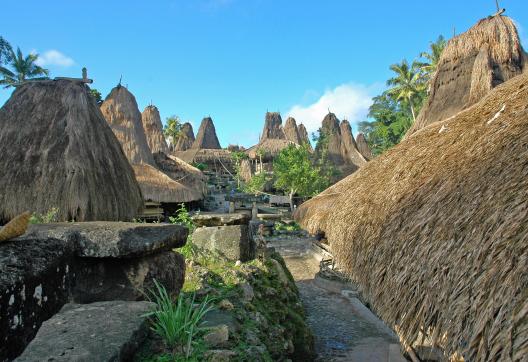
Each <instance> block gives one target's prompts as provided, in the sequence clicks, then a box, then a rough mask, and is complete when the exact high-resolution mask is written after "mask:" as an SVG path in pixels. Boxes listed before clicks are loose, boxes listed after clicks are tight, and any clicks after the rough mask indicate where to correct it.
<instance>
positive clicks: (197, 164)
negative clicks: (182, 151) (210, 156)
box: [192, 162, 207, 171]
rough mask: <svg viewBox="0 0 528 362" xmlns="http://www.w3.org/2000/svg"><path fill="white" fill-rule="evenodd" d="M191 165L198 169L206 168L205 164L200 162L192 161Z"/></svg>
mask: <svg viewBox="0 0 528 362" xmlns="http://www.w3.org/2000/svg"><path fill="white" fill-rule="evenodd" d="M192 166H194V167H196V168H197V169H198V170H200V171H204V170H205V169H206V168H207V165H206V164H205V163H201V162H193V163H192Z"/></svg>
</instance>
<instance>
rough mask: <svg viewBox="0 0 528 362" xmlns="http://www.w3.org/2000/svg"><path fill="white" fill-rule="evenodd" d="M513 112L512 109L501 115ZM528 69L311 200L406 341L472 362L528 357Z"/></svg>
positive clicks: (301, 217) (307, 213)
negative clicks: (420, 341) (422, 339)
mask: <svg viewBox="0 0 528 362" xmlns="http://www.w3.org/2000/svg"><path fill="white" fill-rule="evenodd" d="M501 110H502V111H501ZM527 160H528V74H526V73H525V74H523V75H520V76H518V77H515V78H513V79H511V80H510V81H508V82H507V83H505V84H503V85H501V86H498V87H496V88H495V89H494V90H492V91H491V92H490V93H489V94H488V95H487V96H486V97H485V98H484V99H483V100H482V101H481V102H479V103H478V104H476V105H475V106H473V107H471V108H470V109H468V110H466V111H463V112H461V113H459V114H458V115H457V116H456V117H454V118H452V119H450V120H447V121H440V122H437V123H434V124H431V125H429V126H428V127H426V128H424V129H422V130H421V131H420V132H417V133H416V134H415V135H413V137H409V138H408V139H406V140H404V141H403V142H401V143H400V144H399V145H397V146H396V147H394V148H393V149H391V150H389V151H387V152H386V153H384V154H383V155H381V156H379V157H377V158H375V159H373V160H372V161H370V162H369V163H367V164H366V165H365V166H364V167H362V168H361V169H360V170H359V171H358V172H356V173H355V174H353V175H351V176H349V177H347V178H346V179H344V180H342V181H341V182H339V183H338V184H336V185H334V186H332V187H331V188H329V189H328V190H326V191H325V192H323V193H322V194H321V195H320V196H318V197H316V198H314V199H312V200H310V201H308V202H306V203H305V204H303V205H302V206H301V207H300V209H299V210H298V212H297V213H296V218H297V220H298V221H299V222H301V224H302V225H303V226H304V227H306V228H307V229H309V230H310V231H311V232H317V231H324V232H325V233H326V236H327V238H328V240H329V241H330V243H331V247H332V249H333V250H334V252H335V254H336V257H337V259H338V263H339V264H340V265H341V266H342V267H343V268H344V269H345V270H346V271H347V272H348V274H349V275H350V277H351V278H352V279H354V280H356V281H357V282H358V283H359V284H360V285H361V286H362V288H363V293H364V296H365V297H366V298H367V299H368V300H369V301H370V303H371V305H372V306H373V308H374V309H375V310H376V311H377V313H378V314H379V315H380V316H381V317H382V318H383V319H384V320H385V321H386V322H387V323H388V324H389V325H391V326H393V327H398V329H399V331H400V332H401V334H402V337H403V338H404V340H405V341H408V342H409V341H416V339H417V338H418V335H419V333H420V332H421V331H422V332H425V333H426V334H427V335H428V336H429V337H430V338H432V339H435V340H436V343H437V344H438V345H439V346H440V347H441V348H443V349H444V351H445V353H446V356H450V355H453V354H454V353H456V352H460V353H462V354H463V355H464V357H465V358H466V360H468V361H495V360H507V361H509V360H513V361H521V360H525V358H526V356H527V355H528V273H527V270H528V222H527V220H528V162H527Z"/></svg>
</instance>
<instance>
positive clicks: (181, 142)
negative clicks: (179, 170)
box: [174, 122, 194, 152]
mask: <svg viewBox="0 0 528 362" xmlns="http://www.w3.org/2000/svg"><path fill="white" fill-rule="evenodd" d="M193 143H194V132H193V127H192V125H191V124H190V123H189V122H185V123H184V124H183V125H182V128H181V135H180V137H178V139H177V140H176V143H175V144H174V152H177V151H186V150H188V149H190V148H191V147H192V145H193Z"/></svg>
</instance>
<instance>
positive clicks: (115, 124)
mask: <svg viewBox="0 0 528 362" xmlns="http://www.w3.org/2000/svg"><path fill="white" fill-rule="evenodd" d="M101 111H102V112H103V115H104V117H105V118H106V121H107V122H108V124H109V125H110V127H111V128H112V131H114V134H115V135H116V137H117V139H118V140H119V142H120V143H121V147H122V148H123V151H125V155H126V156H127V158H128V160H129V161H130V163H131V164H136V163H147V164H150V165H153V164H154V159H153V158H152V153H151V152H150V148H149V145H148V142H147V137H146V136H145V132H144V130H143V124H142V122H141V113H139V109H138V105H137V102H136V98H135V97H134V95H133V94H132V93H130V92H129V91H128V89H126V88H125V87H122V86H121V85H118V86H117V87H115V88H113V89H112V91H111V92H110V94H109V95H108V96H107V97H106V99H105V101H104V102H103V104H102V105H101Z"/></svg>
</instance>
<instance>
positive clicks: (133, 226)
mask: <svg viewBox="0 0 528 362" xmlns="http://www.w3.org/2000/svg"><path fill="white" fill-rule="evenodd" d="M187 235H188V230H187V228H185V227H183V226H180V225H170V224H138V223H128V222H106V221H94V222H82V223H53V224H39V225H31V226H30V227H29V229H28V231H27V233H26V234H24V236H21V237H20V238H18V239H16V240H19V239H27V238H37V239H46V238H54V239H59V240H62V241H65V242H73V243H75V244H76V246H77V247H76V248H77V251H76V255H77V256H80V257H92V258H133V257H138V256H143V255H145V254H152V253H156V252H160V251H163V250H170V249H172V248H178V247H181V246H183V245H185V242H186V241H187Z"/></svg>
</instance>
